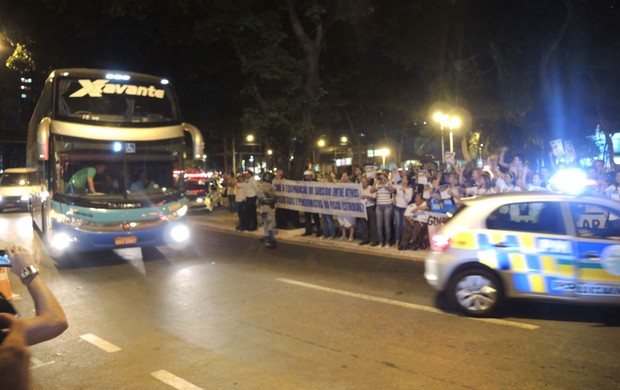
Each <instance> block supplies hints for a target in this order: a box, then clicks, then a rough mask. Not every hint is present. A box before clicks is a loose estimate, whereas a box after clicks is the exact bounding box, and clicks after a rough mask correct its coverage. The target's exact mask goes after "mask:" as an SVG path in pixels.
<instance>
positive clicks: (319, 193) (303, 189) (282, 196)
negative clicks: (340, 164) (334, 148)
mask: <svg viewBox="0 0 620 390" xmlns="http://www.w3.org/2000/svg"><path fill="white" fill-rule="evenodd" d="M273 190H274V192H275V193H276V196H277V203H276V207H278V208H283V209H290V210H297V211H303V212H306V213H319V214H331V215H340V216H347V217H356V218H358V217H359V218H366V207H365V206H364V203H363V202H362V185H361V184H360V183H329V182H316V181H295V180H275V181H274V182H273Z"/></svg>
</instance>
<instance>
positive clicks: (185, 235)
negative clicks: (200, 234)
mask: <svg viewBox="0 0 620 390" xmlns="http://www.w3.org/2000/svg"><path fill="white" fill-rule="evenodd" d="M170 237H171V238H172V240H173V241H174V242H186V241H187V240H189V229H188V228H187V226H186V225H175V226H174V227H173V228H172V229H170Z"/></svg>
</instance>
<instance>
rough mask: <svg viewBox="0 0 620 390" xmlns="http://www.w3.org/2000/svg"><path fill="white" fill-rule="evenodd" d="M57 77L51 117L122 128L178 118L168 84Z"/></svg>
mask: <svg viewBox="0 0 620 390" xmlns="http://www.w3.org/2000/svg"><path fill="white" fill-rule="evenodd" d="M58 77H60V78H59V80H58V81H57V83H56V88H57V90H56V94H55V95H56V96H57V99H56V103H55V107H54V115H53V117H54V118H55V119H60V120H63V121H67V122H78V123H91V124H92V123H96V124H97V125H100V126H101V125H105V126H123V127H152V126H165V125H170V124H178V123H179V121H180V120H179V114H178V110H177V105H176V99H175V96H174V93H173V92H172V89H171V87H170V86H169V84H162V83H159V84H157V83H155V82H153V81H152V80H140V79H133V78H132V79H128V80H116V79H112V80H111V79H106V78H98V79H92V78H84V77H80V78H72V77H61V76H58Z"/></svg>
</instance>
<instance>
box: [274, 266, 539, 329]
mask: <svg viewBox="0 0 620 390" xmlns="http://www.w3.org/2000/svg"><path fill="white" fill-rule="evenodd" d="M276 280H277V281H279V282H282V283H287V284H292V285H295V286H300V287H306V288H311V289H314V290H319V291H325V292H329V293H332V294H339V295H344V296H347V297H352V298H358V299H364V300H366V301H371V302H378V303H386V304H388V305H394V306H400V307H405V308H407V309H413V310H420V311H426V312H429V313H435V314H443V315H452V314H449V313H446V312H444V311H442V310H439V309H436V308H434V307H429V306H424V305H417V304H415V303H409V302H403V301H395V300H393V299H387V298H380V297H375V296H372V295H366V294H359V293H354V292H351V291H344V290H336V289H334V288H330V287H324V286H319V285H316V284H311V283H305V282H300V281H298V280H292V279H286V278H277V279H276ZM464 318H467V319H468V320H473V321H480V322H487V323H490V324H495V325H503V326H512V327H514V328H521V329H526V330H535V329H538V328H539V326H538V325H531V324H524V323H521V322H514V321H507V320H500V319H496V318H471V317H464Z"/></svg>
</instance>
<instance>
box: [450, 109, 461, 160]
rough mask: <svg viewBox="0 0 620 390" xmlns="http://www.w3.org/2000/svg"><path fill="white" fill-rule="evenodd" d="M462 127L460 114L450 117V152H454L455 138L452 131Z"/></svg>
mask: <svg viewBox="0 0 620 390" xmlns="http://www.w3.org/2000/svg"><path fill="white" fill-rule="evenodd" d="M459 127H461V119H460V118H459V117H458V116H453V117H452V118H450V121H449V123H448V128H450V153H454V139H453V135H452V132H453V130H454V129H458V128H459Z"/></svg>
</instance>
